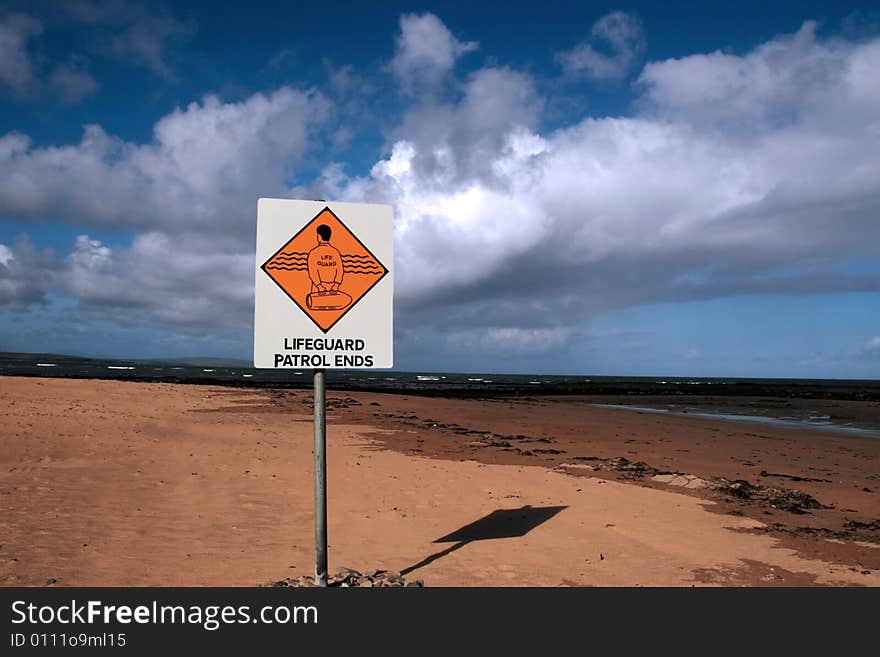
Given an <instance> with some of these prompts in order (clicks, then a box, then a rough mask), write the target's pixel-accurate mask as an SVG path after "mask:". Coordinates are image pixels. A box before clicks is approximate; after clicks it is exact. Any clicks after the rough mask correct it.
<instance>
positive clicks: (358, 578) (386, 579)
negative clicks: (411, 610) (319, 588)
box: [263, 568, 425, 588]
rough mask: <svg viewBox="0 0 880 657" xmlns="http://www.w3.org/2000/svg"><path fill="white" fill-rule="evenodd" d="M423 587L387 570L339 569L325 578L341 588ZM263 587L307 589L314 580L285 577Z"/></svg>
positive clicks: (328, 584) (421, 583)
mask: <svg viewBox="0 0 880 657" xmlns="http://www.w3.org/2000/svg"><path fill="white" fill-rule="evenodd" d="M424 585H425V584H424V582H422V580H420V579H415V580H412V581H410V582H407V581H406V580H405V579H404V578H403V576H402V575H401V574H400V573H396V572H394V571H389V570H371V571H369V572H367V573H360V572H358V571H356V570H352V569H351V568H340V569H339V570H337V571H336V573H335V574H333V575H331V576H330V577H328V578H327V586H338V587H341V588H354V587H359V588H387V587H406V588H420V587H423V586H424ZM263 586H264V587H267V588H297V587H299V588H308V587H313V586H315V578H314V577H312V576H311V575H303V576H301V577H286V578H284V579H282V580H278V581H277V582H269V583H268V584H264V585H263Z"/></svg>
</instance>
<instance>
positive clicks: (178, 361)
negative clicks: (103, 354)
mask: <svg viewBox="0 0 880 657" xmlns="http://www.w3.org/2000/svg"><path fill="white" fill-rule="evenodd" d="M20 359H29V360H40V361H46V362H53V363H60V362H90V363H94V362H102V363H104V362H111V363H112V362H116V363H149V364H150V365H169V366H174V365H176V366H186V367H253V366H254V364H253V362H251V361H248V360H242V359H240V358H210V357H181V358H92V357H90V356H70V355H68V354H46V353H18V352H12V351H0V360H20Z"/></svg>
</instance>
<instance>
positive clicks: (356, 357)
mask: <svg viewBox="0 0 880 657" xmlns="http://www.w3.org/2000/svg"><path fill="white" fill-rule="evenodd" d="M392 250H393V246H392V235H391V206H388V205H370V204H365V203H334V202H330V203H328V202H325V201H293V200H288V199H274V198H261V199H260V200H259V201H258V202H257V258H256V287H255V291H254V294H255V299H254V301H255V303H254V367H261V368H272V369H276V368H277V369H280V368H288V369H289V368H293V369H305V368H319V369H334V368H340V369H341V368H345V369H349V368H351V369H365V368H374V367H392V365H393V363H394V359H393V345H394V341H393V331H392V327H393V321H392V298H393V289H394V284H393V282H394V274H393V272H392V271H391V267H392V266H393V264H394V261H393V252H392Z"/></svg>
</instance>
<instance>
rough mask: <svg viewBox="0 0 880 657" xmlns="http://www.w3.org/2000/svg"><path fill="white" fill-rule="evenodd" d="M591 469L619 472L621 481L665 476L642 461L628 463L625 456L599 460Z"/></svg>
mask: <svg viewBox="0 0 880 657" xmlns="http://www.w3.org/2000/svg"><path fill="white" fill-rule="evenodd" d="M593 467H594V468H595V469H596V470H608V471H611V472H619V473H620V478H621V479H643V478H645V477H653V476H654V475H658V474H667V473H664V472H661V471H660V470H658V469H657V468H655V467H654V466H651V465H648V464H647V463H645V462H644V461H630V460H629V459H628V458H626V457H625V456H618V457H617V458H613V459H601V460H599V461H598V462H597V463H596V464H594V465H593Z"/></svg>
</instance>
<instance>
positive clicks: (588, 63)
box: [557, 11, 645, 80]
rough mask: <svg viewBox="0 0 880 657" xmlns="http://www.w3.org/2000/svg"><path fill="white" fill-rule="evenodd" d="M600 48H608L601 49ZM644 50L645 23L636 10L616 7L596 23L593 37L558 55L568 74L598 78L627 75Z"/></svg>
mask: <svg viewBox="0 0 880 657" xmlns="http://www.w3.org/2000/svg"><path fill="white" fill-rule="evenodd" d="M601 48H604V49H607V51H608V52H602V50H601ZM644 52H645V35H644V32H643V30H642V23H641V21H640V20H639V19H638V17H637V16H636V15H635V14H631V13H626V12H622V11H615V12H612V13H610V14H607V15H605V16H603V17H602V18H600V19H599V20H598V21H596V23H595V24H594V25H593V29H592V30H591V32H590V38H589V39H587V40H586V41H582V42H581V43H579V44H578V45H576V46H575V47H574V48H572V49H571V50H568V51H565V52H561V53H558V55H557V59H558V60H559V62H560V63H561V64H562V67H563V68H564V69H565V71H566V72H567V73H569V74H584V75H586V76H588V77H591V78H594V79H596V80H619V79H621V78H623V77H625V76H626V75H627V74H628V73H629V72H630V71H631V70H632V69H633V67H634V66H635V65H636V64H637V63H638V61H639V60H640V59H641V57H642V55H643V54H644Z"/></svg>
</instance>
